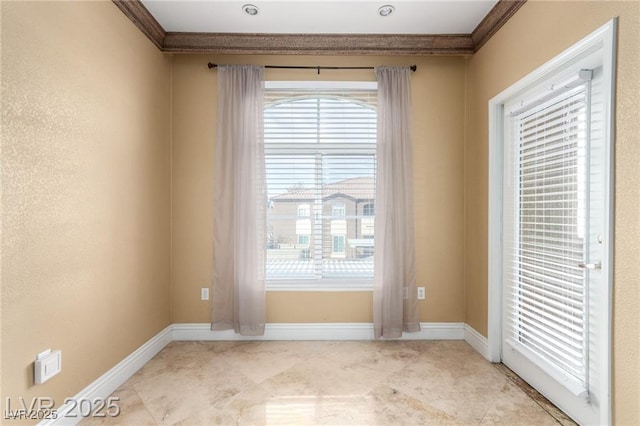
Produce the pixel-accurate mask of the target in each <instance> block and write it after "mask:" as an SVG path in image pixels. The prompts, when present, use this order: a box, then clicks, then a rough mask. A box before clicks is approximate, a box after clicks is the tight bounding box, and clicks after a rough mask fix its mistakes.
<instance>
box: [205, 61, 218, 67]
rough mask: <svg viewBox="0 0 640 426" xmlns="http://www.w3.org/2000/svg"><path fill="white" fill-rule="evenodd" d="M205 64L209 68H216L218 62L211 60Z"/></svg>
mask: <svg viewBox="0 0 640 426" xmlns="http://www.w3.org/2000/svg"><path fill="white" fill-rule="evenodd" d="M207 66H208V67H209V69H212V68H218V64H212V63H211V62H209V63H208V64H207Z"/></svg>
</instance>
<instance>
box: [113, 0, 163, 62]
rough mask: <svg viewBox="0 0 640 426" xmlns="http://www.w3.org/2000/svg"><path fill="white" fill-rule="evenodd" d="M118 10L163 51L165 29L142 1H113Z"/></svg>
mask: <svg viewBox="0 0 640 426" xmlns="http://www.w3.org/2000/svg"><path fill="white" fill-rule="evenodd" d="M112 1H113V3H115V5H116V6H118V9H120V10H121V11H122V13H124V14H125V15H126V17H127V18H129V19H130V20H131V22H133V23H134V24H135V25H136V27H138V29H139V30H140V31H142V33H143V34H144V35H146V36H147V37H148V38H149V40H151V41H152V42H153V44H155V45H156V47H157V48H158V49H160V50H163V43H164V37H165V35H166V33H165V31H164V28H162V26H161V25H160V24H159V23H158V21H156V18H154V17H153V15H152V14H151V13H150V12H149V10H147V8H146V7H144V4H142V2H141V1H140V0H112Z"/></svg>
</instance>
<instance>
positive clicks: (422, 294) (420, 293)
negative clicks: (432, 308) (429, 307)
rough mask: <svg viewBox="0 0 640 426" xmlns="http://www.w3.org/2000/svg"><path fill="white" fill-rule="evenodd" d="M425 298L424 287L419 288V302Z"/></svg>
mask: <svg viewBox="0 0 640 426" xmlns="http://www.w3.org/2000/svg"><path fill="white" fill-rule="evenodd" d="M424 298H425V293H424V287H418V300H424Z"/></svg>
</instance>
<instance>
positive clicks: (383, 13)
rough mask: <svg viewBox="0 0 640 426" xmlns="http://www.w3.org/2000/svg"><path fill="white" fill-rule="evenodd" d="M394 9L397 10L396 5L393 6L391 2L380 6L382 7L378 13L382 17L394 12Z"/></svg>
mask: <svg viewBox="0 0 640 426" xmlns="http://www.w3.org/2000/svg"><path fill="white" fill-rule="evenodd" d="M394 10H396V8H395V7H393V6H391V5H390V4H385V5H384V6H380V8H379V9H378V15H380V16H382V17H385V16H389V15H391V14H392V13H393V11H394Z"/></svg>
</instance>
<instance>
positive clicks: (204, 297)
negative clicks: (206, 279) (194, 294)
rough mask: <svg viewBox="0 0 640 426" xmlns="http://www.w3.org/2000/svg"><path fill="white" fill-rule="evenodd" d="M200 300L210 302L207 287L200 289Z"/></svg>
mask: <svg viewBox="0 0 640 426" xmlns="http://www.w3.org/2000/svg"><path fill="white" fill-rule="evenodd" d="M200 300H209V289H208V288H207V287H202V288H201V289H200Z"/></svg>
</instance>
